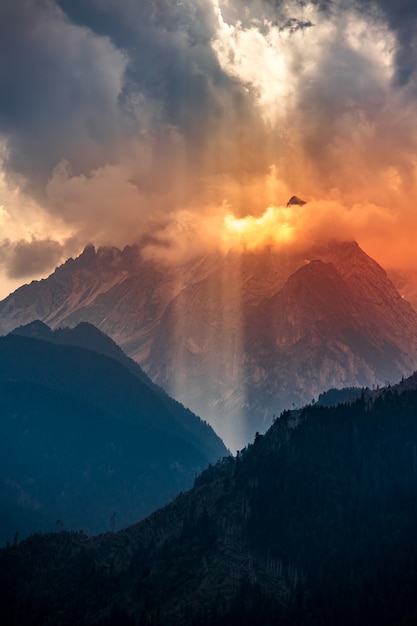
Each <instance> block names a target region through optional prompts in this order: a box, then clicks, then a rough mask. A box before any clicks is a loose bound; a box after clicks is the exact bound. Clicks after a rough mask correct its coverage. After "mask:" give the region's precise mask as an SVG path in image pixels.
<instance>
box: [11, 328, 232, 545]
mask: <svg viewBox="0 0 417 626" xmlns="http://www.w3.org/2000/svg"><path fill="white" fill-rule="evenodd" d="M44 330H45V329H44ZM90 330H91V329H90ZM133 365H134V367H136V368H137V369H140V368H139V367H138V366H136V365H135V364H133ZM0 394H1V395H0V397H1V411H0V442H1V444H0V446H1V454H0V481H1V482H0V502H1V510H2V517H1V521H0V529H1V533H0V537H1V541H2V542H3V543H4V542H5V541H6V539H9V540H11V539H12V538H13V536H14V533H15V532H16V531H17V532H19V533H20V535H21V536H24V535H27V534H28V533H31V532H34V531H36V530H43V531H46V530H51V529H53V528H54V527H55V524H56V521H57V520H60V522H59V525H61V522H63V524H64V525H65V527H66V528H70V529H83V530H85V531H92V532H99V531H103V530H108V529H113V528H115V527H117V528H120V527H122V526H124V525H126V524H129V523H133V522H134V521H136V520H138V519H141V518H143V517H144V516H145V515H147V514H149V513H151V512H152V511H153V510H155V509H156V508H158V506H161V505H163V504H164V503H166V502H167V501H168V500H169V499H171V498H172V497H173V496H174V495H175V494H176V493H178V492H179V491H180V490H181V489H186V488H188V487H189V486H190V485H191V484H192V481H193V479H194V477H195V474H196V473H197V472H199V471H201V470H202V469H204V467H206V466H207V465H208V463H209V462H213V461H216V460H217V459H218V458H220V457H221V456H222V455H224V454H227V451H226V449H225V447H224V445H223V444H222V442H221V440H220V439H219V438H218V437H217V436H216V435H215V433H214V432H213V430H212V429H211V427H209V426H208V425H207V424H205V423H204V422H202V421H201V420H200V419H199V418H198V417H196V416H195V415H193V414H192V413H191V412H190V411H188V410H187V409H185V408H184V407H183V406H182V405H180V404H179V403H177V402H175V401H173V400H171V399H170V398H168V396H167V395H166V394H165V393H164V392H162V391H161V390H160V389H158V388H155V386H153V385H152V383H151V382H150V381H149V379H148V380H147V383H146V384H145V383H144V382H143V381H142V380H141V379H140V376H139V377H138V376H137V375H135V374H133V373H132V372H130V371H129V370H128V369H126V367H124V366H123V365H122V364H121V363H119V362H117V361H115V360H114V359H112V358H109V357H107V356H104V355H101V354H98V353H96V352H93V351H91V350H86V349H84V348H81V347H77V346H69V345H67V346H65V345H54V344H52V343H50V342H49V341H43V340H39V339H34V338H29V337H22V336H17V335H9V336H7V337H2V338H0Z"/></svg>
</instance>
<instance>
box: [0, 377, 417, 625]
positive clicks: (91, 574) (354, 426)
mask: <svg viewBox="0 0 417 626" xmlns="http://www.w3.org/2000/svg"><path fill="white" fill-rule="evenodd" d="M416 387H417V378H416V377H414V378H411V379H409V380H406V381H404V383H403V384H402V385H400V386H398V387H393V388H387V389H384V390H380V391H378V392H373V393H372V392H366V393H365V392H364V393H363V394H362V395H361V396H360V397H359V398H358V399H356V400H353V401H352V402H350V403H345V404H339V405H337V406H336V407H324V406H319V405H312V406H308V407H306V408H305V409H303V410H302V411H292V412H286V413H284V414H282V415H281V417H280V418H279V419H278V420H276V421H275V423H274V425H273V426H272V427H271V429H270V430H269V431H268V432H267V433H266V434H265V435H264V436H262V435H259V436H257V437H256V439H255V441H254V443H253V444H252V445H250V446H249V447H248V448H247V449H246V450H244V451H243V452H242V453H241V454H240V455H238V457H237V458H231V457H229V458H225V459H224V460H223V461H222V462H220V463H219V464H217V465H215V466H213V467H210V468H209V469H207V470H206V471H205V472H203V473H202V474H201V475H200V476H199V477H198V478H197V480H196V482H195V485H194V487H193V489H192V490H191V491H189V492H188V493H185V494H181V495H180V496H179V497H177V498H176V499H175V500H174V502H172V504H170V505H169V506H166V507H165V508H163V509H161V510H159V511H158V512H156V513H155V514H153V515H152V516H151V517H150V518H148V519H146V520H145V521H143V522H141V523H140V524H138V525H135V526H132V527H131V528H128V529H126V530H124V531H120V532H118V533H115V534H113V533H108V534H106V535H101V536H99V537H96V538H88V537H86V536H85V535H83V534H76V533H68V532H65V531H64V532H61V533H56V534H51V535H46V536H42V535H37V536H33V537H31V538H30V539H28V540H26V541H24V542H22V543H20V544H19V545H17V546H14V547H13V546H11V547H10V546H9V547H8V548H6V549H4V550H3V551H2V552H1V554H0V576H1V589H2V591H1V593H2V596H1V604H2V609H3V615H4V616H5V617H6V619H7V623H9V624H11V625H13V624H16V625H17V624H19V626H25V625H29V624H30V625H32V624H61V625H67V624H68V625H69V624H79V625H84V624H85V625H87V624H89V625H90V624H98V625H101V626H104V625H109V624H119V625H120V624H122V625H123V624H131V625H133V624H135V625H136V626H138V625H141V626H142V625H144V624H147V625H152V626H159V625H160V626H162V625H163V626H165V625H166V624H172V625H182V626H188V625H197V624H198V625H199V626H204V625H206V626H208V625H211V626H220V625H221V626H223V625H224V626H226V625H228V626H229V625H234V624H238V625H239V626H241V625H242V624H243V625H249V624H250V625H252V624H266V625H272V624H274V625H276V624H279V625H284V626H290V625H291V626H293V625H295V624H297V625H298V626H310V625H313V624H314V625H320V626H335V625H336V624H337V625H338V626H339V625H346V626H347V625H349V626H351V625H352V624H358V625H363V626H365V625H366V626H369V625H370V624H378V625H379V626H393V625H398V626H399V625H403V626H405V625H409V624H416V623H417V594H416V589H417V391H416Z"/></svg>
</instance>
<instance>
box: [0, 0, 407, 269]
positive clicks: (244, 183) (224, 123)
mask: <svg viewBox="0 0 417 626" xmlns="http://www.w3.org/2000/svg"><path fill="white" fill-rule="evenodd" d="M220 8H221V13H220V12H219V10H218V9H219V6H218V5H216V2H215V0H178V1H174V0H146V1H139V0H124V1H123V2H120V0H14V1H13V0H6V2H2V3H0V90H1V93H2V98H1V99H0V139H1V140H2V143H1V145H0V149H2V152H1V153H0V154H1V155H2V160H3V163H2V166H3V170H4V171H5V172H6V174H7V176H8V179H9V180H11V181H12V182H14V183H15V184H16V185H17V186H18V187H19V188H20V189H23V190H24V191H26V193H28V194H30V195H32V196H33V197H35V201H36V204H37V206H39V207H41V208H40V209H39V214H40V213H41V210H43V211H44V212H45V214H46V213H48V214H49V215H48V217H49V216H51V215H52V216H53V217H54V219H56V220H58V218H59V219H60V220H61V221H62V224H61V226H62V229H63V230H62V231H60V233H59V237H58V235H56V237H57V239H59V240H63V239H65V237H70V236H72V235H74V236H76V237H77V238H78V241H79V242H80V245H83V244H85V243H87V242H88V241H94V243H97V244H99V245H100V244H103V243H117V245H123V244H124V243H130V241H124V239H125V238H129V237H136V236H140V235H141V234H142V233H141V229H142V232H143V230H144V229H146V226H147V224H148V223H149V217H150V216H151V218H152V219H154V221H153V222H152V224H153V225H154V224H155V223H156V222H157V218H160V217H161V216H162V217H164V214H165V216H166V215H168V216H169V217H168V218H167V219H168V220H170V219H172V216H173V215H174V213H175V212H176V211H177V212H180V218H179V220H177V221H176V219H175V218H174V219H173V223H174V224H176V223H178V221H179V222H181V220H182V217H181V216H183V215H184V214H185V213H181V211H183V210H184V211H185V212H189V213H190V212H191V213H194V214H196V215H197V216H200V215H207V214H208V213H210V214H211V210H212V209H213V207H219V206H224V205H226V204H227V206H228V207H231V208H230V210H231V211H232V212H233V213H235V214H236V215H244V214H247V213H250V212H252V213H254V214H256V215H259V214H260V213H261V212H263V210H265V207H266V206H268V204H270V203H273V202H279V201H283V202H286V201H287V200H288V198H287V197H285V196H286V194H287V191H289V192H290V195H292V194H294V193H296V194H299V195H300V196H301V197H306V199H309V198H315V199H318V198H324V199H326V198H329V197H331V199H332V200H334V199H335V198H337V199H338V200H340V201H341V202H345V201H346V203H347V205H349V206H350V204H351V203H352V202H353V201H355V199H356V198H364V199H366V202H374V203H375V202H376V203H378V202H381V203H382V205H383V206H387V205H389V206H392V205H394V204H395V203H398V202H399V198H400V195H401V193H402V194H403V195H404V190H405V189H406V188H410V186H411V187H413V185H414V183H413V167H414V165H413V163H414V162H415V155H416V154H417V123H416V121H415V115H414V109H415V95H416V91H415V88H416V86H417V83H416V81H415V69H416V68H415V62H416V61H415V59H417V55H416V54H415V53H414V50H415V36H416V31H417V25H416V15H417V7H416V3H415V2H411V1H409V2H406V1H403V2H401V1H399V2H394V1H393V0H392V1H390V0H375V2H372V3H370V2H365V0H311V1H308V0H290V1H288V0H245V1H243V0H228V1H227V2H220ZM271 166H273V171H274V172H276V175H275V176H276V178H275V180H272V178H271V176H270V175H269V172H270V167H271ZM274 185H275V187H279V189H280V190H281V191H280V194H281V196H282V197H281V196H280V198H279V199H277V196H276V195H274V193H272V192H271V189H272V188H274ZM409 194H410V195H411V196H412V197H413V198H414V197H416V199H417V191H412V192H409ZM32 199H33V198H32ZM352 199H353V200H352ZM10 202H11V204H13V203H14V200H11V201H10ZM22 202H23V204H22V206H23V208H22V209H21V215H20V223H21V224H22V229H23V230H22V229H21V230H20V231H19V232H18V231H17V230H16V232H15V237H16V239H18V240H20V238H21V237H22V236H24V235H22V232H26V233H29V235H28V236H32V234H33V233H34V234H33V236H34V237H35V239H36V240H39V241H47V235H48V233H49V232H50V231H48V230H47V229H45V228H44V227H43V228H40V229H39V230H36V229H31V228H28V229H24V228H23V226H25V224H24V217H22V216H23V214H24V210H25V209H24V201H22ZM3 203H4V205H5V211H6V213H7V214H10V215H12V213H13V210H12V209H10V207H9V206H8V203H7V202H5V201H4V202H3ZM384 203H385V204H384ZM228 210H229V209H228ZM45 214H43V215H41V216H40V217H39V222H42V224H43V226H44V225H45V223H46V219H45ZM5 219H6V218H5ZM167 219H165V220H164V223H165V224H166V222H167ZM147 220H148V221H147ZM160 221H161V220H160ZM11 223H12V220H9V221H8V222H7V224H8V225H9V228H10V229H11V230H12V227H11V226H10V224H11ZM61 226H60V227H61ZM65 229H66V230H65ZM167 232H175V228H174V229H171V230H170V229H169V228H168V231H167ZM4 236H6V235H4ZM7 236H10V235H7ZM51 239H53V235H52V234H51ZM30 245H31V246H32V245H34V244H33V242H30ZM35 247H36V246H34V247H33V250H35ZM46 249H47V246H46V248H45V250H46ZM19 255H20V253H19ZM19 255H18V256H19ZM41 257H42V255H41ZM16 258H17V257H16ZM19 258H24V255H23V254H22V255H20V256H19ZM45 258H47V255H45ZM51 261H52V257H51ZM12 265H13V267H14V266H15V265H16V267H18V264H17V263H16V264H12ZM18 271H21V270H18Z"/></svg>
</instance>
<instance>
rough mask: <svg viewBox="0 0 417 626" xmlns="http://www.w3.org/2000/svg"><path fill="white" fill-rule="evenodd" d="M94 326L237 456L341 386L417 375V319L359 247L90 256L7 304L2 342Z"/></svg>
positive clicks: (0, 321) (0, 306)
mask: <svg viewBox="0 0 417 626" xmlns="http://www.w3.org/2000/svg"><path fill="white" fill-rule="evenodd" d="M34 319H40V320H42V321H44V322H45V323H47V324H49V325H50V326H51V327H52V328H59V327H60V326H75V325H77V324H78V323H79V322H81V321H82V322H89V323H91V324H94V325H95V326H97V328H99V329H100V330H102V331H103V332H105V333H106V334H108V335H109V336H111V337H112V338H113V339H114V341H116V342H117V343H118V344H119V345H120V346H121V347H122V348H123V350H124V351H125V352H126V353H127V354H128V355H129V356H130V357H132V358H133V359H135V360H136V361H137V362H138V363H139V364H140V365H141V367H142V368H143V369H144V370H145V372H146V373H147V374H148V375H149V376H150V377H151V379H152V380H153V381H154V382H156V383H157V384H158V385H160V386H161V387H163V388H164V389H165V390H166V391H167V392H168V393H169V394H170V395H172V396H173V397H174V398H176V399H177V400H179V401H181V402H182V403H183V404H184V405H185V406H188V407H190V408H191V409H192V410H193V411H194V412H195V413H196V414H198V415H200V416H202V417H203V419H205V420H207V421H208V422H209V423H210V424H211V425H212V426H213V427H214V429H215V430H216V432H218V433H219V435H220V436H221V437H222V438H223V440H224V441H225V442H226V444H227V445H228V446H229V447H230V448H231V449H232V450H236V449H239V448H241V447H242V446H243V445H245V444H246V443H247V442H248V441H249V440H250V439H251V438H252V437H253V436H254V434H255V432H256V431H260V432H264V431H265V429H266V428H267V427H268V426H269V424H270V423H271V421H272V418H273V415H274V414H275V415H276V414H278V413H279V412H280V411H282V410H284V409H285V408H288V407H292V406H302V405H303V404H305V403H306V402H311V400H312V399H316V398H317V397H318V395H319V394H320V393H321V392H323V391H325V390H326V389H328V388H329V387H350V386H360V387H365V386H369V387H372V386H377V385H384V384H386V383H387V382H391V383H394V382H396V381H398V380H400V379H401V377H402V376H407V375H409V374H410V373H412V372H413V371H414V369H415V368H416V366H417V313H416V311H415V310H414V309H413V308H412V307H411V306H410V304H409V303H408V302H407V301H406V300H405V299H404V298H402V297H401V296H400V294H399V293H398V291H397V290H396V289H395V287H394V286H393V284H392V283H391V282H390V280H389V279H388V278H387V275H386V273H385V271H384V270H383V269H382V268H381V267H380V266H379V265H378V264H377V263H376V262H375V261H373V260H372V259H371V258H370V257H369V256H368V255H366V254H365V252H363V250H361V248H360V247H359V246H358V245H357V244H356V243H354V242H329V243H326V244H324V243H323V244H320V245H318V244H317V245H315V246H311V247H310V248H308V249H305V248H304V249H302V250H301V249H288V250H286V251H283V250H282V249H281V250H279V249H277V248H276V247H273V246H270V247H263V248H262V247H261V248H257V249H253V250H241V251H233V250H232V251H230V252H229V253H227V254H223V253H220V252H213V253H211V254H203V253H202V254H201V255H194V256H192V257H191V258H190V259H188V260H187V261H183V262H181V263H177V264H172V263H171V264H167V263H166V262H164V261H163V260H162V259H157V258H153V257H151V256H149V253H147V254H145V249H144V248H141V247H140V246H138V245H133V246H128V247H126V248H124V250H119V249H117V248H99V249H97V250H95V248H94V247H92V246H88V247H87V248H86V249H85V250H84V252H83V253H82V254H81V255H80V256H79V257H77V258H76V259H69V260H68V261H67V262H66V263H65V264H64V265H62V266H60V267H59V268H57V270H56V271H55V272H54V273H53V274H52V275H51V276H50V277H48V278H47V279H45V280H42V281H34V282H32V283H31V284H29V285H25V286H23V287H21V288H20V289H18V290H17V291H16V292H14V293H13V294H11V295H10V296H8V297H7V298H6V299H5V300H3V301H2V302H1V303H0V328H1V331H2V332H3V333H6V332H9V331H11V330H12V329H14V328H15V327H16V326H19V325H22V324H27V323H28V322H31V321H32V320H34Z"/></svg>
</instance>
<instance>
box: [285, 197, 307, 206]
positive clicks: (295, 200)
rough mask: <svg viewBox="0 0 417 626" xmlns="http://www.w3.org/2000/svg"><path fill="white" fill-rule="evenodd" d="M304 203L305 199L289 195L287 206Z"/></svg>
mask: <svg viewBox="0 0 417 626" xmlns="http://www.w3.org/2000/svg"><path fill="white" fill-rule="evenodd" d="M304 204H306V202H305V200H301V198H299V197H298V196H291V198H290V199H289V200H288V202H287V206H294V205H296V206H297V205H298V206H303V205H304Z"/></svg>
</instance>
